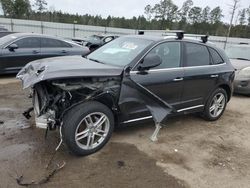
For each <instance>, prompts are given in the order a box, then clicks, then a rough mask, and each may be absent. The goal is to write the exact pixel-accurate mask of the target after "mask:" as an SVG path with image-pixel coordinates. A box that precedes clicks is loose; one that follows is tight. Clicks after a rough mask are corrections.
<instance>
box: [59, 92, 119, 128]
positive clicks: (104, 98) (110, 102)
mask: <svg viewBox="0 0 250 188" xmlns="http://www.w3.org/2000/svg"><path fill="white" fill-rule="evenodd" d="M89 101H97V102H99V103H101V104H103V105H105V106H107V107H108V108H109V109H110V110H111V112H112V113H113V115H114V119H115V125H116V123H117V122H118V115H117V113H116V112H117V109H118V107H117V105H116V102H115V101H116V99H115V97H114V96H113V95H112V94H111V93H104V94H102V95H100V96H99V97H96V98H93V99H91V100H83V101H79V102H78V103H75V104H73V105H71V106H70V107H69V108H67V109H65V110H64V111H63V113H62V115H61V118H60V119H62V118H63V116H65V115H66V114H67V113H68V112H69V111H70V110H71V109H72V108H74V107H76V106H79V105H81V104H83V103H86V102H89Z"/></svg>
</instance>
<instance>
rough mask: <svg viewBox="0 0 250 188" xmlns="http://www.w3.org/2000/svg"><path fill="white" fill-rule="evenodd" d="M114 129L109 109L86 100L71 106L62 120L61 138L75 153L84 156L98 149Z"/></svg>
mask: <svg viewBox="0 0 250 188" xmlns="http://www.w3.org/2000/svg"><path fill="white" fill-rule="evenodd" d="M113 129H114V116H113V113H112V112H111V110H110V109H109V108H108V107H107V106H105V105H103V104H101V103H99V102H95V101H92V102H86V103H83V104H80V105H78V106H76V107H74V108H72V109H71V110H70V111H69V112H68V113H67V114H66V115H65V116H64V120H63V127H62V133H63V139H64V141H65V143H66V145H67V146H68V148H69V149H70V150H71V151H72V152H73V153H74V154H76V155H80V156H84V155H90V154H92V153H95V152H97V151H98V150H100V149H101V148H102V147H103V146H104V145H105V144H106V143H107V142H108V140H109V139H110V137H111V135H112V132H113Z"/></svg>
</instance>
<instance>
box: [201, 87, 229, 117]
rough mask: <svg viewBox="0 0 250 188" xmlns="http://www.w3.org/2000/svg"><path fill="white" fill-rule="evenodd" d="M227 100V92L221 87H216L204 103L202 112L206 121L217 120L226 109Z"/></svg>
mask: <svg viewBox="0 0 250 188" xmlns="http://www.w3.org/2000/svg"><path fill="white" fill-rule="evenodd" d="M227 101H228V96H227V92H226V91H225V90H224V89H222V88H218V89H216V90H215V91H214V92H213V93H212V95H211V96H210V97H209V99H208V101H207V103H206V106H205V109H204V112H203V117H204V119H206V120H208V121H216V120H218V119H219V118H220V117H221V116H222V115H223V113H224V111H225V109H226V106H227Z"/></svg>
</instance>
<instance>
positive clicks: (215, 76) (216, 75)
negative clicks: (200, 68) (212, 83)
mask: <svg viewBox="0 0 250 188" xmlns="http://www.w3.org/2000/svg"><path fill="white" fill-rule="evenodd" d="M210 77H211V78H218V77H219V75H218V74H212V75H211V76H210Z"/></svg>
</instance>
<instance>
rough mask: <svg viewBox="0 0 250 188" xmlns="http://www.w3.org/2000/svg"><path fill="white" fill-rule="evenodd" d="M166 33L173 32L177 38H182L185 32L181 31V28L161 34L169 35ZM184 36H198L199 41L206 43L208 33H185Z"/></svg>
mask: <svg viewBox="0 0 250 188" xmlns="http://www.w3.org/2000/svg"><path fill="white" fill-rule="evenodd" d="M168 33H175V34H176V36H177V38H178V39H179V40H181V39H183V38H184V34H185V31H182V30H170V31H166V32H165V34H163V36H165V35H169V34H168ZM185 36H186V37H200V39H201V41H202V42H203V43H207V42H208V37H209V36H208V35H199V34H185Z"/></svg>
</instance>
